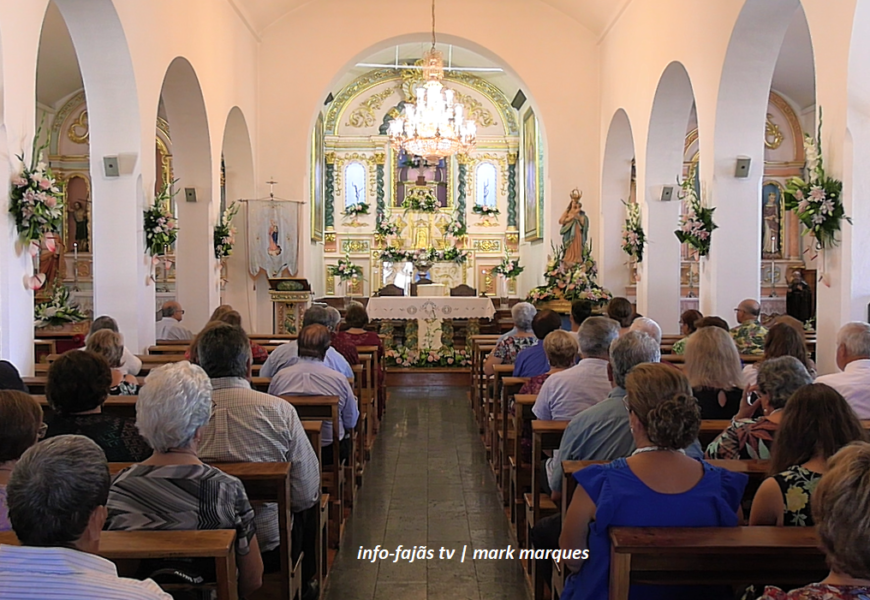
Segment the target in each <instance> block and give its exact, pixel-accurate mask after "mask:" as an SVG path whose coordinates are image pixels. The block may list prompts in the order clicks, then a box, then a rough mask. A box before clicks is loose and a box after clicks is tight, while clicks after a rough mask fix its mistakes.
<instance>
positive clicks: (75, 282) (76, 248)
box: [73, 242, 79, 292]
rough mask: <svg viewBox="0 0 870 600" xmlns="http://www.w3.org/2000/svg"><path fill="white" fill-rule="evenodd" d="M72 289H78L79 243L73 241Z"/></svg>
mask: <svg viewBox="0 0 870 600" xmlns="http://www.w3.org/2000/svg"><path fill="white" fill-rule="evenodd" d="M73 291H75V292H78V291H79V245H78V244H77V243H75V242H73Z"/></svg>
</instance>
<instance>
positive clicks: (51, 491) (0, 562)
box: [0, 435, 172, 600]
mask: <svg viewBox="0 0 870 600" xmlns="http://www.w3.org/2000/svg"><path fill="white" fill-rule="evenodd" d="M109 483H110V480H109V468H108V465H107V464H106V457H105V455H104V454H103V451H102V450H101V449H100V447H99V446H97V445H96V444H95V443H94V442H93V441H91V440H89V439H88V438H86V437H82V436H77V435H63V436H58V437H55V438H51V439H49V440H45V441H42V442H40V443H38V444H36V445H34V446H31V447H30V448H29V449H28V450H27V451H26V452H24V454H23V455H22V456H21V459H20V460H19V461H18V463H17V464H16V465H15V469H14V470H13V471H12V475H11V477H10V478H9V484H8V486H7V497H8V503H9V520H10V521H11V523H12V529H13V531H14V532H15V535H16V537H17V538H18V541H19V542H20V543H21V546H0V596H2V597H3V598H4V600H31V599H32V600H35V599H37V598H38V599H39V600H69V599H70V598H124V599H125V600H171V598H172V597H171V596H170V595H169V594H167V593H165V592H163V591H162V590H161V589H160V588H159V587H158V586H157V584H156V583H154V582H153V581H151V580H146V581H136V580H134V579H126V578H121V577H118V571H117V568H116V567H115V565H114V564H113V563H112V562H110V561H108V560H106V559H104V558H101V557H99V556H97V553H98V552H99V549H100V532H101V531H102V529H103V524H104V522H105V521H106V503H107V498H108V495H109Z"/></svg>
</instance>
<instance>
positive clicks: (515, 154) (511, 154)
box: [507, 152, 519, 165]
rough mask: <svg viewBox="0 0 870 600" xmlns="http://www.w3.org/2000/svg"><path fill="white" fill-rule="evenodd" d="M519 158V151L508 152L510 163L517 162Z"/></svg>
mask: <svg viewBox="0 0 870 600" xmlns="http://www.w3.org/2000/svg"><path fill="white" fill-rule="evenodd" d="M518 158H519V153H518V152H508V155H507V161H508V164H509V165H515V164H517V159H518Z"/></svg>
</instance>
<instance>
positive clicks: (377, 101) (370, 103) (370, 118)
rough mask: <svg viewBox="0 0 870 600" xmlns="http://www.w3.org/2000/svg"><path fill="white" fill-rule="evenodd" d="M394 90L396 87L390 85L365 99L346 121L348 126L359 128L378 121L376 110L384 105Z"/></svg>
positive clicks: (370, 125)
mask: <svg viewBox="0 0 870 600" xmlns="http://www.w3.org/2000/svg"><path fill="white" fill-rule="evenodd" d="M393 92H395V88H391V87H390V88H387V89H385V90H383V91H382V92H378V93H377V94H374V95H373V96H371V97H370V98H368V99H367V100H365V101H363V102H362V104H360V105H359V106H358V107H357V108H356V109H355V110H354V111H353V112H351V113H350V116H349V117H348V119H347V123H346V124H347V126H348V127H355V128H357V129H362V128H364V127H372V126H373V125H374V124H375V122H376V121H377V118H376V117H375V111H376V110H378V109H380V108H381V106H383V105H384V100H386V99H387V98H389V97H390V96H392V95H393Z"/></svg>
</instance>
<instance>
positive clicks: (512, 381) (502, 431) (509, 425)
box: [496, 377, 529, 506]
mask: <svg viewBox="0 0 870 600" xmlns="http://www.w3.org/2000/svg"><path fill="white" fill-rule="evenodd" d="M528 381H529V378H528V377H505V378H503V379H502V380H501V385H502V387H501V401H500V405H501V411H500V412H501V427H500V428H499V430H498V443H497V445H496V481H497V482H498V484H499V486H500V487H501V493H502V500H503V502H504V504H505V506H508V505H509V503H510V487H511V486H510V464H509V462H508V461H509V459H510V457H511V456H513V450H514V448H513V444H512V443H511V442H512V440H514V439H515V436H516V431H515V430H514V422H513V418H512V417H511V415H510V403H511V400H513V397H514V396H515V395H516V394H518V393H519V391H520V389H522V387H523V386H524V385H525V384H526V383H528Z"/></svg>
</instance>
